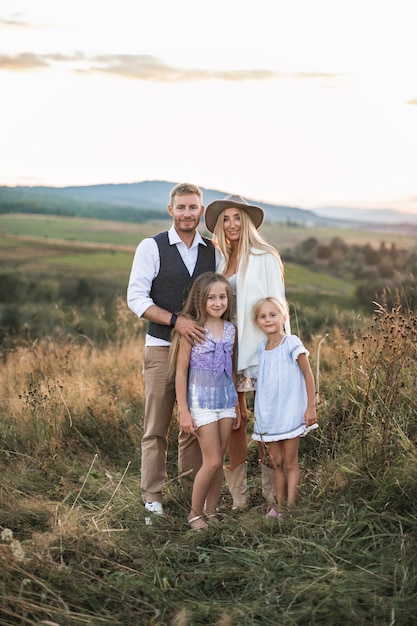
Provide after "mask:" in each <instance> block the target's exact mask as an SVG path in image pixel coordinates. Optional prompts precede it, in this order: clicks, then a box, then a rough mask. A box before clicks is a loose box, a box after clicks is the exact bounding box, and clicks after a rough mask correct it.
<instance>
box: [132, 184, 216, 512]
mask: <svg viewBox="0 0 417 626" xmlns="http://www.w3.org/2000/svg"><path fill="white" fill-rule="evenodd" d="M168 213H169V214H170V215H171V217H172V220H173V223H172V226H171V228H170V229H169V231H166V232H163V233H159V234H158V235H156V236H155V237H152V238H147V239H144V240H143V241H141V242H140V244H139V245H138V247H137V249H136V253H135V257H134V260H133V265H132V270H131V273H130V279H129V286H128V290H127V302H128V306H129V308H130V309H131V310H132V311H133V312H134V313H135V314H136V315H137V316H138V317H142V318H145V319H146V320H147V321H148V331H147V335H146V340H145V349H144V353H143V376H144V383H145V417H144V426H143V438H142V464H141V488H142V498H143V501H144V503H145V509H146V510H147V511H149V512H151V513H155V514H159V515H162V514H163V507H162V495H163V487H164V484H165V479H166V454H167V443H168V431H169V427H170V423H171V418H172V411H173V408H174V402H175V383H174V380H172V381H168V380H167V371H168V358H169V345H170V336H171V332H172V329H173V328H175V330H176V332H178V333H179V334H180V335H181V336H183V337H185V338H186V339H187V340H188V341H189V342H190V343H191V344H193V343H194V341H200V340H202V339H203V338H204V330H203V329H202V328H201V326H199V325H198V324H196V323H195V322H193V321H192V320H189V319H187V318H185V317H184V316H181V315H178V313H179V311H180V310H181V309H182V305H183V302H184V300H185V297H186V294H187V291H188V288H189V285H190V284H191V283H192V281H193V280H194V279H195V278H196V277H197V276H198V275H199V274H202V273H203V272H207V271H215V267H216V253H215V248H214V246H213V244H212V243H211V241H209V240H208V239H205V238H203V237H201V235H200V234H199V233H198V232H197V227H198V225H199V222H200V218H201V216H202V215H203V213H204V205H203V194H202V192H201V190H200V189H199V188H198V187H197V186H196V185H192V184H190V183H180V184H178V185H176V186H175V187H174V188H173V189H172V190H171V193H170V204H169V205H168ZM200 465H201V452H200V447H199V444H198V440H197V438H196V437H195V436H194V435H190V434H186V433H180V435H179V439H178V471H179V475H180V476H187V477H188V478H190V479H192V478H194V476H195V474H196V472H197V471H198V469H199V467H200ZM147 520H148V523H151V522H150V518H147Z"/></svg>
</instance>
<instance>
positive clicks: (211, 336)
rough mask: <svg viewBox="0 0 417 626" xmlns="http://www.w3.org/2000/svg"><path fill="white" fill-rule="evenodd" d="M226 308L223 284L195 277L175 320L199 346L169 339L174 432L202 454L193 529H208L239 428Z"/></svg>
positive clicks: (228, 300) (228, 297)
mask: <svg viewBox="0 0 417 626" xmlns="http://www.w3.org/2000/svg"><path fill="white" fill-rule="evenodd" d="M231 305H232V293H231V288H230V285H229V282H228V280H227V279H226V278H224V277H223V276H221V275H220V274H215V273H213V272H206V273H204V274H201V275H200V276H199V277H198V278H197V279H196V280H195V281H194V283H193V284H192V286H191V289H190V291H189V294H188V298H187V301H186V303H185V306H184V309H183V310H182V312H181V315H186V316H187V317H189V318H192V319H194V320H196V321H198V322H199V323H200V324H201V325H202V326H203V327H204V329H205V332H206V336H205V339H204V341H203V342H202V343H200V342H199V341H198V340H197V339H196V342H195V344H194V346H191V345H190V344H189V342H188V341H186V340H185V339H184V338H183V337H180V336H179V335H177V334H174V337H173V341H172V344H171V350H172V353H171V362H172V363H175V364H176V372H175V389H176V394H177V403H178V415H179V423H180V428H181V430H182V431H183V432H185V433H193V434H194V435H195V436H196V437H197V438H198V442H199V444H200V448H201V455H202V465H201V468H200V469H199V471H198V472H197V475H196V477H195V479H194V484H193V492H192V498H191V511H190V513H189V515H188V523H189V525H190V527H191V528H193V529H196V530H200V529H206V528H208V524H207V521H206V520H207V519H208V518H210V517H215V515H216V507H217V505H218V502H219V499H220V491H221V485H222V479H223V461H224V456H225V454H226V450H227V446H228V443H229V438H230V433H231V431H232V428H238V427H239V418H238V417H237V414H236V405H237V392H236V387H235V381H234V371H233V363H234V350H235V343H236V329H235V327H234V325H233V324H232V323H231V322H230V310H231Z"/></svg>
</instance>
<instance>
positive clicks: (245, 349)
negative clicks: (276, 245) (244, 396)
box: [236, 250, 291, 371]
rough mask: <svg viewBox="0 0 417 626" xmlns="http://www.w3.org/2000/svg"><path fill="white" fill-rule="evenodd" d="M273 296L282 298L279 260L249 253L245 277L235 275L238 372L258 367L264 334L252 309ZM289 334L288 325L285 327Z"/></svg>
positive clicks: (258, 253) (262, 254)
mask: <svg viewBox="0 0 417 626" xmlns="http://www.w3.org/2000/svg"><path fill="white" fill-rule="evenodd" d="M267 296H273V297H277V298H280V299H285V288H284V282H283V280H282V276H281V270H280V267H279V263H278V259H277V258H276V257H275V256H274V255H273V254H270V253H268V252H267V253H265V252H262V251H258V250H251V254H250V255H249V260H248V266H247V269H246V274H245V276H244V277H242V275H241V273H240V271H239V270H238V272H237V284H236V323H237V336H238V362H237V370H238V371H241V370H244V369H245V368H246V367H249V366H250V365H257V364H258V355H257V350H258V345H259V344H260V342H261V341H263V340H264V339H265V335H264V334H263V333H262V331H261V330H260V329H259V328H258V327H257V326H256V324H255V323H254V322H253V321H252V309H253V307H254V305H255V304H256V303H257V302H258V300H260V299H261V298H266V297H267ZM285 330H286V332H287V334H290V332H291V330H290V324H289V322H287V324H286V326H285Z"/></svg>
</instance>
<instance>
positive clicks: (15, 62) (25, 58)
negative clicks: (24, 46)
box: [0, 52, 49, 72]
mask: <svg viewBox="0 0 417 626" xmlns="http://www.w3.org/2000/svg"><path fill="white" fill-rule="evenodd" d="M48 65H49V63H48V62H47V61H46V60H45V59H44V58H42V56H41V55H38V54H33V53H32V52H22V53H21V54H16V55H14V56H11V55H7V54H0V70H8V71H12V72H18V71H22V70H38V69H42V68H45V67H48Z"/></svg>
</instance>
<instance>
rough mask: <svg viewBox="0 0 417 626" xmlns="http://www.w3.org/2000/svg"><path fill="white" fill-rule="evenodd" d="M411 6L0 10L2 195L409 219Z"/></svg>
mask: <svg viewBox="0 0 417 626" xmlns="http://www.w3.org/2000/svg"><path fill="white" fill-rule="evenodd" d="M415 8H416V3H415V0H257V1H256V2H253V1H251V2H249V1H248V0H210V2H205V3H200V2H197V1H196V0H193V1H191V0H146V1H143V0H117V2H115V1H113V2H105V1H103V0H59V1H57V0H36V1H34V0H2V1H1V3H0V93H1V96H0V185H10V186H15V185H30V186H32V185H47V186H57V187H62V186H68V185H95V184H102V183H133V182H140V181H143V180H167V181H171V182H173V183H176V182H182V181H189V182H193V183H196V184H198V185H200V186H202V187H206V188H210V189H217V190H219V191H222V192H224V193H225V194H227V193H233V194H239V195H241V196H244V197H246V198H250V199H256V200H259V201H263V202H272V203H274V204H286V205H291V206H297V207H300V208H304V209H317V208H318V207H352V208H367V209H368V208H379V209H381V208H389V209H397V210H400V211H408V212H413V213H417V36H416V29H415V25H416V17H415Z"/></svg>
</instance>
